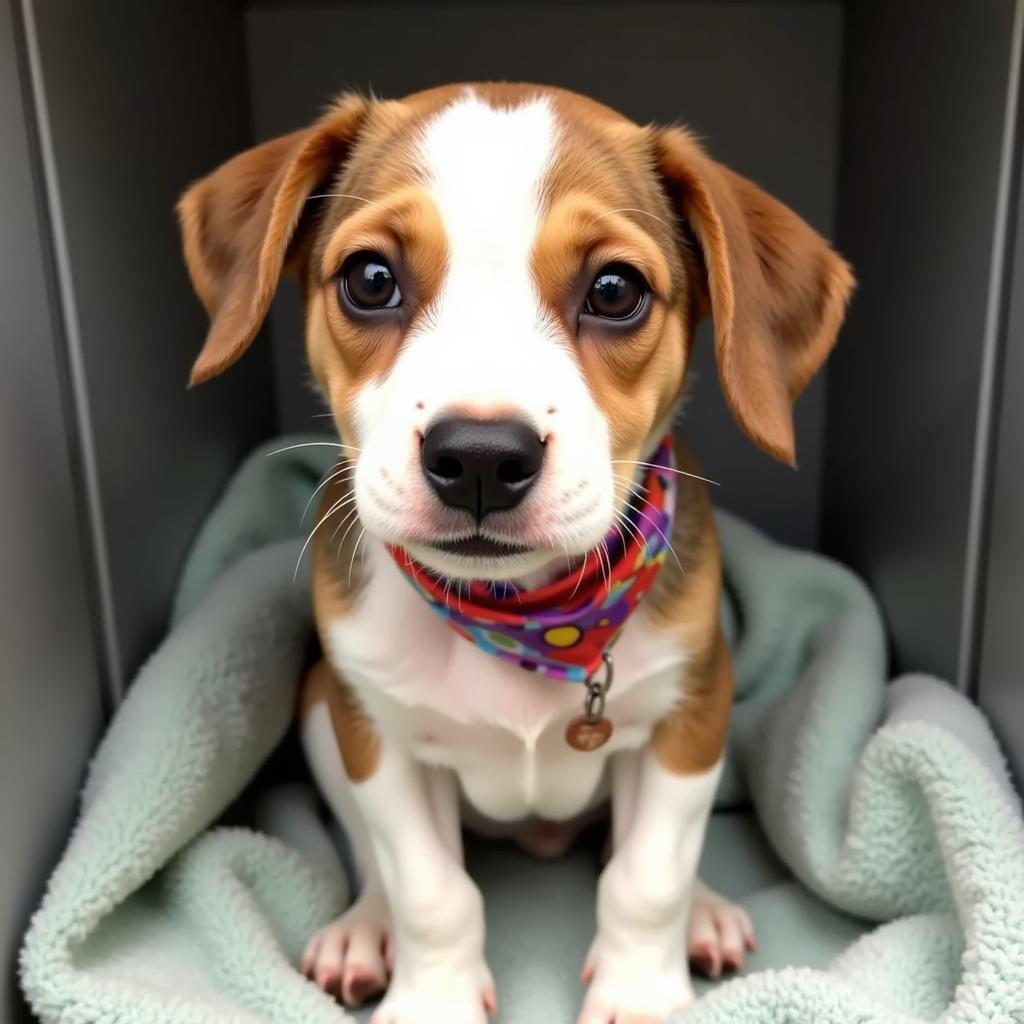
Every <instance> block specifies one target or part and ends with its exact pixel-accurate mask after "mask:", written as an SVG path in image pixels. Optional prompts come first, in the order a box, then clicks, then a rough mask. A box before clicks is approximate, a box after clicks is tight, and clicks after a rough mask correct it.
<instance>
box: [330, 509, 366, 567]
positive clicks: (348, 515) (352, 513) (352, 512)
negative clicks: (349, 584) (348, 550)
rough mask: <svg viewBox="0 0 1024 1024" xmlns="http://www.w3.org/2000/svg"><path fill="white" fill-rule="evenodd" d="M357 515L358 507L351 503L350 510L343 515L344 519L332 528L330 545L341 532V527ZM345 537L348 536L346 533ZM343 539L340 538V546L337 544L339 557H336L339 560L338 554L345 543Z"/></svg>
mask: <svg viewBox="0 0 1024 1024" xmlns="http://www.w3.org/2000/svg"><path fill="white" fill-rule="evenodd" d="M358 515H359V506H358V505H357V504H356V503H355V502H353V503H352V507H351V508H350V509H349V510H348V511H347V512H346V513H345V515H344V518H343V519H342V520H341V522H340V523H338V525H337V526H336V527H335V528H334V533H332V534H331V543H332V544H333V543H334V538H335V537H337V536H338V534H339V532H340V531H341V528H342V527H343V526H344V525H345V524H346V523H347V522H349V521H350V520H351V519H352V517H353V516H358ZM347 536H348V534H347V533H346V534H345V537H347ZM345 537H342V538H341V544H339V545H338V551H339V555H338V557H339V558H340V557H341V555H340V552H341V548H342V546H343V545H344V543H345Z"/></svg>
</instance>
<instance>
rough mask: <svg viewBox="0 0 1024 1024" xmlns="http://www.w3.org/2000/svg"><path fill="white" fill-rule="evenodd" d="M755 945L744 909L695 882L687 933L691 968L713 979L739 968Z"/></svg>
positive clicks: (752, 932)
mask: <svg viewBox="0 0 1024 1024" xmlns="http://www.w3.org/2000/svg"><path fill="white" fill-rule="evenodd" d="M756 948H757V942H756V940H755V939H754V926H753V925H752V924H751V923H750V918H749V917H748V916H747V913H746V911H745V910H743V909H742V907H738V906H736V904H735V903H730V902H729V901H728V900H727V899H725V898H724V897H722V896H719V895H718V893H717V892H715V891H714V890H713V889H709V888H708V887H707V886H706V885H704V884H703V883H701V882H699V881H698V882H697V883H696V885H695V886H694V890H693V905H692V907H691V910H690V925H689V929H688V935H687V951H688V954H689V957H690V963H691V964H692V965H693V967H694V969H695V970H698V971H700V972H701V974H706V975H708V977H711V978H717V977H718V976H719V975H720V974H721V973H722V971H736V970H739V969H740V968H741V967H742V966H743V959H744V956H745V954H747V953H752V952H753V951H754V950H755V949H756Z"/></svg>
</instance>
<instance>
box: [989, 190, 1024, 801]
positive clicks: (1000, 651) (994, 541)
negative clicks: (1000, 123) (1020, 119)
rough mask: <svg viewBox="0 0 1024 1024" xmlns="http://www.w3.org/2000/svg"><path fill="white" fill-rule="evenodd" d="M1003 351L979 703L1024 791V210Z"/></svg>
mask: <svg viewBox="0 0 1024 1024" xmlns="http://www.w3.org/2000/svg"><path fill="white" fill-rule="evenodd" d="M1015 250H1016V251H1015V254H1014V259H1013V269H1012V277H1011V282H1010V283H1011V295H1010V308H1009V323H1008V329H1007V334H1006V349H1005V353H1004V359H1003V364H1002V368H1001V373H1000V374H999V376H998V389H997V390H998V391H999V395H998V401H999V410H1000V411H999V416H998V441H997V446H996V458H995V462H994V475H993V486H992V500H991V523H990V531H989V545H988V558H987V566H986V587H985V591H984V604H983V608H984V626H983V629H982V635H981V640H982V642H981V652H980V666H979V673H978V701H979V703H980V704H981V706H982V708H983V709H984V710H985V711H986V712H987V713H988V715H989V717H990V718H991V720H992V723H993V725H994V726H995V729H996V732H997V733H998V734H999V737H1000V739H1001V740H1002V741H1003V746H1004V748H1005V750H1006V753H1007V756H1008V757H1009V759H1010V763H1011V765H1012V767H1013V770H1014V774H1015V775H1016V778H1017V780H1018V783H1019V784H1021V785H1022V786H1024V646H1022V644H1021V615H1022V612H1024V204H1022V205H1021V206H1020V208H1019V210H1018V217H1017V224H1016V241H1015Z"/></svg>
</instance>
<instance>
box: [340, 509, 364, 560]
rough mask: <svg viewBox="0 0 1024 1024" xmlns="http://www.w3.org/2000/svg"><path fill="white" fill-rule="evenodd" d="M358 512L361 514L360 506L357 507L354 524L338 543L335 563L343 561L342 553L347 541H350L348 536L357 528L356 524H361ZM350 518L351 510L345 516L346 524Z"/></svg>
mask: <svg viewBox="0 0 1024 1024" xmlns="http://www.w3.org/2000/svg"><path fill="white" fill-rule="evenodd" d="M358 512H359V506H358V505H357V506H356V515H355V516H352V522H350V523H349V524H348V528H347V529H346V530H345V532H344V533H343V534H342V535H341V540H340V541H338V553H337V554H336V555H335V556H334V561H335V562H340V561H341V553H342V551H344V550H345V541H346V540H347V539H348V535H349V534H350V533H351V532H352V527H353V526H355V525H356V523H358V522H359V515H358ZM349 516H351V510H350V511H349V512H348V513H347V514H346V515H345V521H346V522H347V521H348V519H349ZM339 529H340V527H339Z"/></svg>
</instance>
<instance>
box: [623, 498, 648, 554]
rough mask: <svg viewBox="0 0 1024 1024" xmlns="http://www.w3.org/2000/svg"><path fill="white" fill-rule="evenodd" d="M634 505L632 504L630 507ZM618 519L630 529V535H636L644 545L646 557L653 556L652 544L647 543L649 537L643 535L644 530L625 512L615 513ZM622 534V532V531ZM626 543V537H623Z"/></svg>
mask: <svg viewBox="0 0 1024 1024" xmlns="http://www.w3.org/2000/svg"><path fill="white" fill-rule="evenodd" d="M632 507H633V506H632V505H630V508H632ZM615 517H616V521H617V522H618V523H621V524H622V525H623V526H624V527H626V529H627V530H628V531H629V535H630V537H635V538H636V539H637V540H638V541H640V543H641V544H643V546H644V558H650V557H651V546H650V544H648V543H647V538H646V537H645V536H644V535H643V532H642V531H641V530H640V529H639V527H637V526H636V525H635V524H633V523H631V522H630V521H629V517H628V516H627V515H626V514H625V513H624V512H616V513H615ZM620 535H621V533H620ZM623 543H625V538H623Z"/></svg>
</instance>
